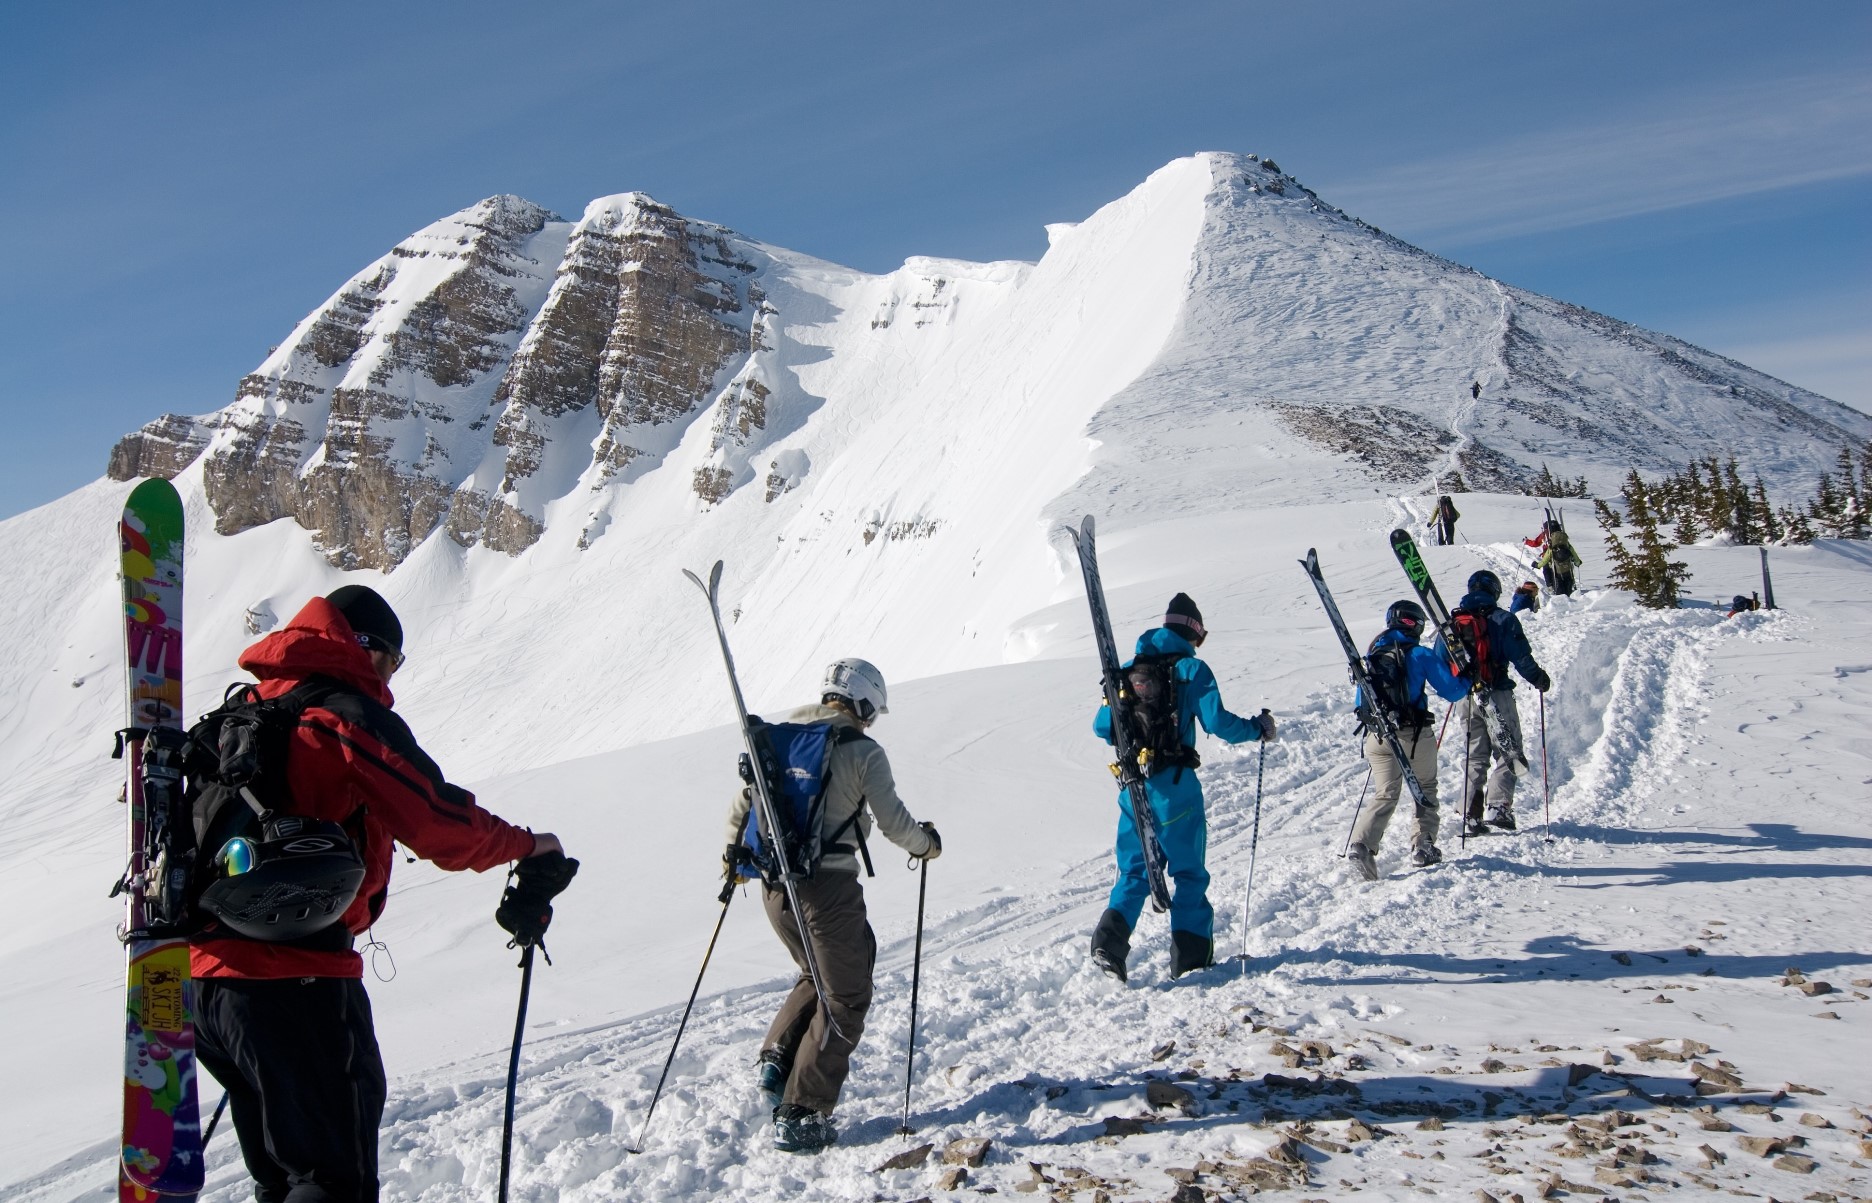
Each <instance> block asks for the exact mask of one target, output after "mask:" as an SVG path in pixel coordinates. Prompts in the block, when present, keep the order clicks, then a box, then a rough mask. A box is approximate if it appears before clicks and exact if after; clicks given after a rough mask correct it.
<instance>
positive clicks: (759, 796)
mask: <svg viewBox="0 0 1872 1203" xmlns="http://www.w3.org/2000/svg"><path fill="white" fill-rule="evenodd" d="M683 575H684V576H686V577H688V578H689V580H690V582H691V583H692V584H694V585H695V587H696V588H698V589H700V590H701V591H702V596H703V597H704V598H706V599H707V600H708V608H709V617H710V618H712V619H714V622H715V640H716V642H717V643H719V644H720V645H721V654H722V664H723V665H724V666H725V667H726V668H727V670H728V688H729V690H730V691H731V692H732V693H733V694H734V704H735V718H736V720H737V721H738V722H739V723H740V725H741V739H742V742H743V743H744V744H746V745H747V755H748V758H749V760H750V762H757V761H759V760H760V759H761V756H762V753H761V743H760V739H759V738H758V736H757V735H756V728H755V722H756V721H757V720H755V718H754V716H752V715H750V714H749V713H748V708H747V702H746V701H744V700H743V699H742V697H741V680H740V678H739V677H737V676H736V675H735V666H734V653H733V652H731V651H729V650H728V631H727V628H725V627H723V626H722V618H721V575H722V562H721V561H720V560H717V561H715V567H714V568H712V569H710V570H709V577H708V581H707V582H706V583H704V582H703V580H702V578H701V577H699V576H697V575H696V574H695V573H693V572H690V571H689V570H688V569H687V568H685V569H683ZM749 775H750V776H751V777H753V780H752V781H750V782H749V783H748V787H749V788H750V789H752V790H753V791H754V797H753V807H752V809H754V810H757V811H759V812H760V816H761V822H762V823H763V824H765V829H766V830H768V831H784V830H785V829H786V828H785V827H784V826H783V825H782V824H781V821H780V806H779V799H777V798H776V797H774V794H773V791H772V790H771V789H769V788H768V779H767V774H766V773H764V772H762V773H750V774H749ZM770 847H771V849H772V852H773V856H774V859H775V862H776V870H777V875H778V877H779V879H780V888H781V889H783V890H785V891H786V896H787V906H788V907H789V908H791V910H792V912H793V915H794V917H795V919H796V920H797V922H798V924H799V933H800V948H801V950H802V956H803V957H804V959H805V961H806V976H807V977H808V978H810V979H811V980H812V984H813V994H814V996H815V997H817V998H818V1000H819V1013H820V1015H821V1016H823V1017H824V1019H825V1026H824V1027H823V1028H821V1029H820V1033H819V1046H820V1047H821V1048H824V1047H825V1046H826V1042H827V1041H829V1040H831V1038H832V1034H833V1033H834V1032H837V1033H838V1034H839V1036H840V1037H841V1038H842V1037H843V1036H844V1035H845V1033H844V1032H842V1031H840V1030H839V1026H838V1021H837V1020H836V1019H834V1018H833V1017H832V1005H831V1001H830V997H829V996H828V995H827V994H826V989H825V980H824V979H823V978H821V977H820V976H819V953H818V951H817V950H815V949H814V948H813V940H812V933H811V931H810V930H808V928H807V925H806V917H805V912H804V911H802V910H800V901H799V890H798V889H797V888H796V879H797V878H798V876H799V872H798V867H797V866H795V865H794V864H793V861H792V858H791V855H790V854H789V851H788V849H787V846H786V841H785V840H776V841H774V842H773V843H772V844H771V845H770Z"/></svg>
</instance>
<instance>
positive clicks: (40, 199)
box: [0, 0, 1872, 517]
mask: <svg viewBox="0 0 1872 1203" xmlns="http://www.w3.org/2000/svg"><path fill="white" fill-rule="evenodd" d="M1198 150H1232V151H1254V152H1259V153H1261V154H1264V155H1268V156H1271V157H1273V158H1275V159H1277V160H1278V161H1279V162H1280V164H1281V166H1282V167H1283V168H1285V169H1286V170H1288V171H1290V172H1293V173H1294V174H1295V175H1297V176H1299V177H1300V179H1301V180H1302V181H1303V182H1304V183H1306V184H1307V185H1308V186H1310V187H1312V188H1313V189H1314V190H1315V191H1317V192H1319V193H1320V194H1321V195H1322V196H1323V197H1325V198H1326V199H1327V200H1328V201H1330V202H1331V203H1333V204H1336V205H1339V206H1341V207H1343V208H1345V209H1346V210H1347V211H1348V212H1351V213H1353V214H1356V215H1357V216H1359V217H1362V218H1364V219H1366V220H1367V221H1370V222H1372V223H1373V224H1375V225H1378V226H1381V227H1383V228H1384V229H1385V230H1387V231H1390V232H1391V233H1394V234H1397V235H1398V236H1400V237H1403V238H1406V239H1408V240H1410V241H1412V242H1415V243H1417V244H1419V245H1421V246H1424V247H1426V248H1428V249H1430V250H1434V251H1437V252H1439V253H1441V254H1444V255H1447V256H1449V257H1451V258H1453V259H1456V260H1458V261H1461V262H1464V263H1468V264H1470V265H1472V266H1475V267H1477V268H1479V269H1481V270H1483V271H1485V272H1488V273H1489V274H1491V275H1494V276H1497V277H1499V278H1501V279H1504V280H1507V281H1508V282H1510V283H1513V284H1517V285H1520V286H1523V287H1527V288H1531V289H1534V290H1536V291H1539V292H1543V293H1547V294H1550V295H1553V296H1557V297H1561V298H1563V299H1566V300H1569V301H1573V302H1576V303H1579V304H1582V305H1586V306H1589V307H1591V308H1594V309H1598V310H1601V311H1603V312H1606V313H1609V314H1611V315H1612V316H1614V317H1618V318H1622V319H1625V320H1628V321H1633V322H1637V323H1639V324H1640V325H1643V326H1646V327H1649V328H1652V329H1658V330H1664V331H1668V332H1670V333H1672V334H1676V335H1679V336H1681V337H1684V338H1687V339H1690V340H1691V341H1693V342H1697V343H1700V344H1702V345H1704V346H1708V347H1710V348H1712V349H1714V350H1717V351H1721V352H1723V353H1725V354H1729V355H1733V356H1735V357H1736V358H1739V359H1742V360H1744V361H1745V362H1748V363H1751V364H1753V365H1754V366H1756V367H1760V368H1762V369H1764V370H1767V371H1770V372H1773V373H1775V374H1777V375H1780V376H1782V377H1784V378H1785V379H1788V380H1790V381H1792V382H1793V383H1795V384H1799V385H1802V386H1804V387H1807V388H1812V389H1815V390H1816V391H1819V392H1822V393H1825V394H1827V395H1829V396H1832V397H1835V398H1836V399H1839V400H1842V401H1847V402H1849V403H1853V404H1856V405H1858V406H1860V407H1861V408H1865V409H1872V230H1869V229H1868V225H1872V223H1868V220H1867V217H1868V215H1872V5H1868V4H1865V3H1860V2H1856V0H1855V2H1852V3H1804V4H1800V5H1763V4H1759V3H1728V2H1721V0H1699V2H1696V3H1677V2H1672V0H1652V2H1649V3H1645V4H1631V3H1628V2H1623V0H1621V2H1616V3H1614V2H1601V0H1581V2H1577V3H1567V4H1546V5H1539V4H1502V3H1499V2H1491V3H1482V2H1477V3H1428V2H1419V3H1411V4H1399V3H1395V2H1391V0H1385V2H1379V3H1364V2H1355V0H1336V2H1334V3H1331V4H1323V3H1322V4H1273V3H1267V2H1263V0H1253V2H1246V0H1244V2H1235V3H1218V2H1213V0H1187V2H1179V3H1170V4H1157V5H1142V4H1136V3H1108V2H1104V0H1079V2H1075V3H1055V2H1051V0H1045V2H1040V0H1035V2H1024V0H996V2H992V3H988V2H974V0H957V2H951V3H941V4H924V5H914V6H913V5H902V4H880V3H875V2H873V3H830V2H829V3H775V2H774V0H765V2H760V3H750V2H743V0H717V2H716V3H711V4H706V5H705V4H678V3H668V2H666V3H660V4H644V3H630V2H625V0H611V2H596V0H550V2H548V3H539V4H514V3H511V2H502V3H482V2H479V0H457V2H453V3H448V4H442V3H428V2H422V0H405V2H402V3H397V4H381V3H373V4H365V3H352V2H347V0H326V2H325V3H322V4H318V5H299V6H292V7H290V8H288V7H287V6H281V5H255V4H231V3H230V4H216V3H192V4H169V5H153V4H147V3H134V4H132V3H121V4H112V3H98V4H86V5H31V6H29V5H26V4H23V3H8V4H3V5H0V164H3V165H4V167H0V262H3V263H5V264H6V270H5V271H4V272H3V273H0V364H4V367H5V371H4V374H0V416H4V419H5V422H6V432H7V437H6V438H5V439H4V440H0V517H4V516H7V515H11V514H15V513H18V512H20V511H22V510H25V509H28V508H30V507H32V506H36V505H39V504H43V503H44V502H46V501H49V500H52V499H53V498H55V497H57V496H60V495H61V494H63V493H65V492H67V491H69V490H71V489H73V488H76V487H77V486H79V485H81V484H83V483H85V482H86V481H89V480H92V479H95V478H96V477H97V476H98V475H99V474H100V473H101V472H102V470H103V467H104V463H105V458H106V456H107V454H108V452H109V450H110V447H111V444H112V443H113V442H115V440H116V439H117V438H118V437H119V436H120V435H121V434H123V433H124V432H126V431H128V430H131V429H134V428H135V427H137V426H139V425H141V424H142V423H143V422H145V421H148V420H149V419H151V418H154V417H156V416H157V415H159V414H161V413H163V412H165V411H176V412H181V413H204V412H207V411H209V410H213V409H218V408H220V407H221V406H223V405H225V404H227V402H228V401H229V400H231V399H232V397H233V391H234V385H235V382H236V381H237V380H239V378H240V377H241V376H242V375H243V374H245V373H246V372H247V371H249V370H251V369H252V368H253V366H254V365H255V364H257V363H258V362H259V361H260V359H261V358H262V357H263V356H264V355H265V354H266V352H267V349H268V348H269V347H271V346H273V345H274V344H276V343H278V342H279V341H280V340H281V339H283V338H284V337H285V336H286V334H287V333H288V332H289V331H290V330H291V328H292V326H293V324H294V323H295V322H296V321H297V320H298V319H299V318H300V317H302V316H304V314H305V313H306V312H308V311H309V310H310V309H311V308H313V307H314V306H315V305H317V304H319V303H320V302H321V301H323V300H324V299H325V298H326V297H327V296H328V295H330V294H331V292H332V291H333V290H335V289H336V288H337V287H338V286H339V285H340V284H342V283H343V282H344V280H345V279H346V278H347V277H349V276H350V275H351V274H352V273H353V272H355V271H357V270H358V269H360V268H361V267H363V266H364V265H365V264H367V263H368V262H370V261H371V260H372V259H374V258H376V257H377V256H379V255H381V254H383V253H384V252H385V251H387V250H388V249H389V248H390V247H391V246H392V245H393V244H394V243H395V242H397V241H398V240H399V239H401V238H402V237H404V236H405V235H407V234H408V233H410V232H411V231H412V230H415V229H417V228H419V227H421V226H423V225H426V224H427V223H429V222H430V221H433V220H435V219H436V218H438V217H442V216H444V215H446V214H448V213H451V212H454V211H455V210H457V209H460V208H462V207H463V206H465V205H467V204H470V203H472V202H473V201H475V200H478V199H480V198H481V197H483V196H487V195H491V194H493V193H497V192H513V193H518V194H520V195H522V196H526V197H528V198H530V199H532V200H535V201H538V202H540V203H542V204H545V205H547V206H548V207H551V208H554V209H556V210H558V211H559V212H561V213H565V214H570V215H576V214H577V213H578V212H579V211H581V210H582V209H583V207H584V205H585V202H586V201H587V200H589V199H591V198H592V197H595V196H599V195H604V194H607V193H613V192H621V191H627V190H632V189H636V190H641V191H645V192H648V193H650V194H652V195H654V196H656V197H657V198H658V199H660V200H662V201H665V202H666V203H669V204H672V205H674V206H676V207H677V208H678V209H680V210H681V211H683V212H685V213H688V214H691V215H693V216H696V217H702V218H706V219H709V220H713V221H718V222H722V223H725V224H727V225H730V226H733V227H735V228H737V229H740V230H742V231H744V232H746V233H748V234H750V235H752V236H755V237H758V238H760V239H762V240H764V241H768V242H772V243H777V244H779V245H782V246H787V247H792V248H794V249H797V250H801V251H805V252H808V253H811V254H814V255H818V256H821V257H823V258H827V259H832V260H835V261H838V262H842V263H846V264H849V265H852V266H855V267H860V268H866V269H872V270H888V269H890V268H892V267H894V266H896V265H897V264H898V263H899V262H901V261H902V260H903V259H904V257H906V256H908V255H913V254H927V255H945V256H956V257H963V258H971V259H1003V258H1024V259H1032V258H1036V257H1038V256H1039V255H1040V254H1041V253H1042V251H1043V250H1044V248H1045V234H1044V230H1043V227H1044V225H1045V223H1047V222H1050V221H1071V220H1077V219H1079V218H1081V217H1083V216H1085V215H1086V214H1087V213H1089V212H1091V211H1092V210H1093V209H1095V208H1096V207H1098V206H1099V205H1101V204H1103V203H1105V202H1106V201H1109V200H1111V199H1113V198H1115V197H1117V196H1119V195H1122V194H1123V193H1125V192H1126V191H1128V190H1130V189H1131V188H1132V187H1134V186H1135V185H1136V184H1137V183H1139V182H1140V181H1141V180H1143V179H1144V177H1145V176H1146V175H1148V174H1149V173H1150V172H1151V171H1153V170H1155V169H1156V168H1157V167H1159V166H1161V165H1163V164H1164V163H1166V162H1168V161H1169V160H1171V159H1173V158H1176V157H1178V156H1180V155H1184V154H1188V153H1191V152H1193V151H1198Z"/></svg>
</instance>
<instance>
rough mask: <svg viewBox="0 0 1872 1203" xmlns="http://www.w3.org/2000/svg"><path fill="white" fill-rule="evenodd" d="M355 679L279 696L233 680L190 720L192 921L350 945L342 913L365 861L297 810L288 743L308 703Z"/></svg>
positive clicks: (316, 943) (331, 826) (317, 944)
mask: <svg viewBox="0 0 1872 1203" xmlns="http://www.w3.org/2000/svg"><path fill="white" fill-rule="evenodd" d="M355 693H357V691H356V690H355V689H353V688H351V687H350V686H347V685H344V684H342V683H340V682H338V681H334V680H331V679H330V678H326V677H312V678H309V679H307V680H305V681H302V682H300V683H299V684H298V685H296V686H294V687H293V688H292V689H291V690H290V691H288V692H287V693H285V694H282V695H281V696H279V697H277V698H268V699H262V698H260V697H259V696H258V695H257V694H256V693H255V692H254V689H253V686H251V685H247V684H243V683H236V684H234V685H232V686H229V688H228V692H227V697H226V700H225V701H223V702H222V704H221V705H220V707H218V708H217V709H215V710H213V711H211V712H209V713H208V714H206V715H204V716H203V717H202V718H201V720H200V721H198V722H197V723H196V724H195V725H194V726H193V727H191V728H189V732H188V736H187V740H186V742H185V744H184V745H183V753H182V755H183V772H184V775H185V778H186V781H187V785H186V788H185V792H184V795H183V798H184V801H185V803H186V804H187V806H188V808H189V814H190V818H191V820H192V821H193V825H194V829H195V831H194V834H195V846H196V848H197V849H199V851H198V852H197V854H196V857H195V865H194V871H193V873H192V875H191V878H190V882H189V889H188V906H189V912H190V915H191V917H192V925H193V926H194V927H195V928H196V929H197V930H201V929H205V928H206V927H207V926H208V925H209V924H210V923H212V922H215V921H219V923H220V925H221V927H222V928H223V929H224V933H231V934H236V935H240V936H244V937H247V938H249V939H257V940H268V941H277V942H289V943H294V944H298V945H301V946H304V947H310V948H333V949H338V948H349V947H350V939H351V937H350V933H349V932H348V931H346V930H345V929H344V928H343V927H342V926H341V925H339V924H338V922H337V921H338V918H339V916H340V915H342V914H343V913H344V911H345V908H346V907H348V906H349V905H350V904H351V901H352V899H354V898H355V897H356V896H357V890H358V886H359V885H360V884H362V882H363V880H364V862H363V860H362V858H361V857H359V856H358V853H357V848H356V845H355V844H354V842H353V841H352V839H351V837H350V835H349V833H347V832H346V831H345V830H344V828H343V827H342V826H341V825H339V824H337V823H332V822H328V821H325V820H319V819H309V818H303V817H300V816H297V815H293V814H292V813H290V812H291V810H292V790H291V787H290V784H289V782H288V781H287V778H286V755H287V744H288V741H289V740H290V739H291V737H292V733H293V730H294V729H295V728H296V727H298V725H299V718H300V715H301V714H303V713H304V712H305V711H306V709H307V708H309V707H311V706H315V705H318V704H320V703H322V702H325V701H327V700H329V699H330V698H332V697H333V696H334V695H337V694H355Z"/></svg>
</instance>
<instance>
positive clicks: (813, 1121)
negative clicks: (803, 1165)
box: [773, 1103, 838, 1153]
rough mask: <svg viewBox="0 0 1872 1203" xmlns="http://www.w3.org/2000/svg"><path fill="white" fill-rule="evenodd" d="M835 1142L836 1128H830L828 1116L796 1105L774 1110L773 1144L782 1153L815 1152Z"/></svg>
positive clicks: (784, 1104)
mask: <svg viewBox="0 0 1872 1203" xmlns="http://www.w3.org/2000/svg"><path fill="white" fill-rule="evenodd" d="M837 1143H838V1129H837V1128H834V1127H833V1126H832V1117H831V1116H829V1115H821V1114H820V1113H819V1112H817V1111H814V1110H813V1109H812V1108H811V1107H802V1106H800V1105H799V1104H798V1103H782V1104H780V1105H779V1106H778V1107H775V1108H774V1113H773V1144H774V1148H776V1149H779V1150H780V1151H781V1152H782V1153H817V1152H818V1151H819V1150H820V1149H824V1148H830V1147H831V1146H832V1145H835V1144H837Z"/></svg>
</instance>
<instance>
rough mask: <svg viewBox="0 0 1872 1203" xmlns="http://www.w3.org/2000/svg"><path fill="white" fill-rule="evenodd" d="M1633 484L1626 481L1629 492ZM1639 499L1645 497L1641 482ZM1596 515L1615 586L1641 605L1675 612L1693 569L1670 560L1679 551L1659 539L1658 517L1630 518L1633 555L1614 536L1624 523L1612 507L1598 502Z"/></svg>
mask: <svg viewBox="0 0 1872 1203" xmlns="http://www.w3.org/2000/svg"><path fill="white" fill-rule="evenodd" d="M1635 475H1636V473H1634V476H1635ZM1630 484H1631V482H1630V481H1627V488H1628V489H1629V488H1630ZM1639 496H1640V497H1642V496H1643V488H1642V482H1640V488H1639ZM1593 512H1594V515H1595V516H1596V517H1597V518H1598V520H1599V528H1600V530H1602V531H1603V532H1604V533H1605V544H1606V558H1607V559H1608V560H1609V561H1610V563H1611V571H1610V573H1609V574H1608V575H1609V577H1610V580H1611V582H1612V585H1613V586H1614V587H1615V588H1619V589H1628V590H1630V591H1631V592H1632V593H1633V594H1635V595H1637V598H1638V603H1639V604H1640V605H1643V606H1649V607H1650V608H1652V609H1654V610H1666V609H1673V608H1675V607H1676V605H1677V600H1678V595H1679V593H1680V592H1681V590H1682V587H1683V583H1684V582H1685V581H1687V580H1689V579H1690V566H1689V565H1688V564H1686V563H1684V562H1683V561H1681V560H1673V559H1671V558H1670V553H1671V552H1672V551H1674V550H1676V547H1675V545H1674V544H1670V543H1666V542H1665V541H1664V540H1663V539H1662V538H1661V537H1659V535H1658V530H1657V519H1656V516H1655V515H1653V514H1651V513H1649V512H1647V513H1646V516H1645V517H1644V518H1640V517H1639V516H1638V514H1637V512H1636V511H1635V510H1634V512H1633V513H1632V514H1630V515H1629V517H1630V519H1631V524H1632V536H1631V538H1632V543H1633V544H1634V545H1635V546H1636V551H1634V550H1633V549H1632V548H1631V547H1627V546H1626V544H1625V540H1623V539H1621V538H1620V537H1619V536H1618V535H1617V534H1615V533H1614V532H1615V531H1617V530H1618V529H1619V527H1620V526H1621V525H1622V523H1621V522H1620V521H1619V516H1618V515H1617V514H1616V513H1614V512H1613V511H1612V507H1610V506H1608V505H1606V503H1605V502H1603V501H1598V500H1595V501H1594V502H1593Z"/></svg>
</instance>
